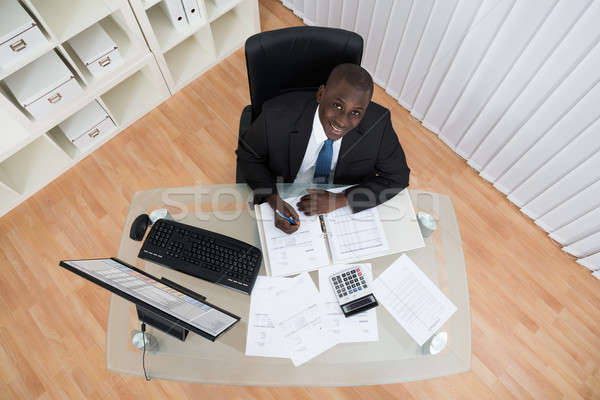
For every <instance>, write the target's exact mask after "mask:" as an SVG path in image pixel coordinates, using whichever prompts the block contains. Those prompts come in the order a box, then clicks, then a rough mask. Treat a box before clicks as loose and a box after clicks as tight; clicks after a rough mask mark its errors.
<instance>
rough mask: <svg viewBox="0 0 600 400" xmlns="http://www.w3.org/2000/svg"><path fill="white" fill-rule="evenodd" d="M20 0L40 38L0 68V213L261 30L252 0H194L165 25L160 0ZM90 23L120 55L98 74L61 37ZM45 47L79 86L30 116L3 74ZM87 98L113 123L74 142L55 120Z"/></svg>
mask: <svg viewBox="0 0 600 400" xmlns="http://www.w3.org/2000/svg"><path fill="white" fill-rule="evenodd" d="M15 1H16V0H15ZM19 1H20V3H21V4H22V5H23V6H24V7H26V8H27V9H28V11H29V12H30V14H31V15H32V16H33V17H34V18H35V19H36V20H37V21H38V22H39V26H40V28H41V30H42V32H43V34H44V35H45V36H46V38H47V40H48V43H46V44H44V45H42V46H40V47H39V48H38V49H37V50H36V51H34V52H32V53H30V54H28V55H27V56H26V57H23V58H22V59H20V60H19V61H18V62H17V63H16V64H14V65H12V66H10V67H7V68H0V124H2V133H1V134H0V216H2V215H3V214H5V213H6V212H8V211H9V210H11V209H12V208H13V207H15V206H17V205H18V204H20V203H21V202H23V201H24V200H25V199H27V198H28V197H29V196H31V195H32V194H34V193H35V192H36V191H38V190H39V189H41V188H42V187H44V186H45V185H47V184H48V183H49V182H51V181H52V180H53V179H55V178H56V177H58V176H59V175H60V174H62V173H63V172H64V171H66V170H67V169H69V168H70V167H72V166H73V165H75V164H76V163H77V162H78V161H80V160H81V159H83V158H84V157H86V156H87V155H89V154H90V153H92V152H93V151H94V150H96V149H97V148H98V147H100V146H102V145H103V144H104V143H106V142H107V141H108V140H110V139H111V138H112V137H114V136H115V135H117V134H118V133H119V132H121V131H122V130H123V129H125V128H126V127H128V126H129V125H130V124H131V123H133V122H134V121H136V120H137V119H139V118H140V117H142V116H143V115H144V114H146V113H147V112H148V111H150V110H151V109H153V108H154V107H156V106H158V105H159V104H160V103H161V102H163V101H164V100H165V99H167V98H168V97H169V96H170V94H173V93H175V92H177V91H178V90H179V89H181V88H182V87H184V86H185V85H187V84H188V83H189V82H191V81H192V80H194V79H196V78H197V77H198V76H200V75H201V74H203V73H204V72H205V71H207V70H208V69H209V68H211V67H212V66H213V65H215V64H216V63H218V62H220V61H221V60H223V59H224V58H226V57H227V56H229V55H230V54H231V53H233V52H234V51H235V50H237V49H238V48H240V47H241V46H243V44H244V42H245V41H246V39H247V38H248V37H249V36H251V35H253V34H255V33H258V32H260V18H259V15H258V3H257V0H198V11H199V12H200V13H201V20H200V22H199V23H197V24H195V25H193V26H190V27H188V29H186V30H183V31H177V30H175V28H174V27H173V26H172V25H171V23H170V21H169V19H168V18H167V16H166V15H165V14H164V12H163V10H162V8H161V5H160V4H159V3H160V1H162V0H129V2H127V0H77V1H72V0H52V1H49V0H19ZM132 9H133V11H132ZM136 18H137V21H136ZM93 24H100V25H101V26H102V28H103V29H104V30H105V31H106V33H108V35H109V36H110V37H111V39H112V40H113V41H114V42H115V44H116V45H117V46H118V47H119V52H120V53H121V55H122V56H123V59H124V62H123V64H121V65H120V66H118V67H116V68H115V69H114V70H111V71H110V72H109V73H107V74H105V75H102V76H100V77H94V76H92V75H91V74H90V73H89V71H88V69H87V68H86V67H85V65H84V63H83V62H82V61H81V60H80V59H79V57H78V56H77V54H76V53H75V51H74V50H73V48H72V47H71V46H70V45H69V43H68V40H69V39H71V38H73V37H74V36H76V35H77V34H79V33H81V32H82V31H84V30H85V29H87V28H89V27H90V26H92V25H93ZM138 24H139V25H138ZM140 28H141V30H140ZM144 38H145V40H144ZM146 43H147V44H146ZM148 46H149V47H150V49H148ZM50 51H56V52H57V53H58V54H59V56H60V57H61V58H62V60H63V62H64V63H65V65H67V67H68V68H69V69H70V70H71V72H72V73H73V74H74V76H75V77H76V79H77V80H78V82H79V84H80V85H81V87H82V89H83V92H82V94H81V95H80V96H78V97H77V98H76V99H73V100H72V101H69V102H65V103H64V104H61V106H60V108H57V110H56V112H53V113H52V114H50V115H49V116H47V117H45V118H42V119H38V120H36V119H34V118H33V117H32V116H31V115H30V114H29V113H27V111H25V110H24V109H23V108H22V107H21V105H20V104H19V103H18V102H17V100H16V99H15V98H14V97H13V95H12V93H11V92H10V91H9V90H8V88H7V86H6V84H5V82H4V80H5V79H6V78H7V77H8V76H10V75H12V74H14V73H15V72H16V71H19V70H20V69H21V68H23V67H24V66H26V65H28V64H29V63H31V62H33V61H35V60H36V59H38V58H39V57H41V56H42V55H44V54H46V53H48V52H50ZM93 101H97V102H98V103H100V105H102V107H103V108H104V109H105V110H106V111H107V113H108V115H109V116H110V117H111V119H112V120H113V122H114V123H115V128H114V129H113V130H112V131H110V132H105V133H104V134H103V135H102V136H101V137H99V138H98V140H96V141H95V142H94V144H93V145H92V146H91V147H89V148H87V149H85V150H84V151H82V150H79V149H78V148H77V147H75V146H74V145H73V144H72V143H71V141H70V140H69V139H68V138H67V137H66V136H65V135H64V133H63V132H62V131H61V129H60V127H59V124H60V123H61V122H63V121H64V120H65V119H67V118H69V117H70V116H72V115H73V114H75V113H76V112H78V111H79V110H81V109H83V108H84V107H85V106H87V105H88V104H89V103H91V102H93Z"/></svg>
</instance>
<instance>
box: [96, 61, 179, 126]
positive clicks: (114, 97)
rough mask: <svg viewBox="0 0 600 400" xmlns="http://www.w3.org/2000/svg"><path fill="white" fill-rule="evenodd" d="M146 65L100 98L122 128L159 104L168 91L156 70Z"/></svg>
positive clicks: (150, 65)
mask: <svg viewBox="0 0 600 400" xmlns="http://www.w3.org/2000/svg"><path fill="white" fill-rule="evenodd" d="M153 66H154V65H153V64H148V65H146V66H145V67H144V68H142V69H141V70H139V71H138V72H136V73H134V74H133V75H132V76H130V77H129V78H127V79H125V80H124V81H123V82H121V83H119V84H118V85H116V86H115V87H113V88H112V89H110V90H109V91H108V92H106V93H104V94H103V95H102V96H100V98H101V99H102V101H103V102H104V104H106V106H107V107H108V109H109V111H110V112H111V114H112V115H114V116H115V118H116V119H117V120H116V121H115V122H116V123H117V125H119V126H121V128H123V127H124V126H127V125H129V124H130V123H132V122H133V121H135V120H136V119H138V118H140V117H141V116H142V115H144V114H146V113H147V112H149V111H150V110H151V109H152V108H154V107H156V106H157V105H158V104H160V103H161V102H162V101H163V100H164V99H165V98H166V97H168V95H169V94H168V91H167V89H166V87H165V86H164V80H163V79H162V76H161V75H160V72H159V71H158V70H155V68H153Z"/></svg>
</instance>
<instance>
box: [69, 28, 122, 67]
mask: <svg viewBox="0 0 600 400" xmlns="http://www.w3.org/2000/svg"><path fill="white" fill-rule="evenodd" d="M69 44H70V45H71V47H72V48H73V50H74V51H75V53H76V54H77V56H78V57H79V59H80V60H81V62H83V63H84V64H85V66H86V67H87V69H88V70H89V71H90V73H91V74H92V75H93V76H94V77H98V76H101V75H103V74H105V73H107V72H108V71H110V70H112V69H114V68H115V67H116V66H118V65H120V64H122V63H123V57H121V53H119V47H118V46H117V45H116V44H115V42H114V41H113V40H112V39H111V38H110V36H108V34H107V33H106V31H105V30H104V29H103V28H102V26H100V24H94V25H92V26H90V27H89V28H87V29H86V30H85V31H83V32H81V33H80V34H78V35H77V36H75V37H74V38H73V39H71V40H69Z"/></svg>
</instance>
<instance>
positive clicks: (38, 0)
mask: <svg viewBox="0 0 600 400" xmlns="http://www.w3.org/2000/svg"><path fill="white" fill-rule="evenodd" d="M31 3H32V4H33V5H34V6H35V8H36V9H37V11H38V12H39V14H40V15H41V17H42V18H43V19H44V20H45V22H46V24H47V26H48V27H49V29H50V31H51V32H52V33H54V35H56V37H57V38H58V40H59V41H60V42H64V41H66V40H69V39H70V38H71V37H73V36H75V35H76V34H78V33H79V32H81V31H83V30H84V29H86V28H88V27H89V26H91V25H92V24H94V23H95V22H97V21H99V20H101V19H102V18H104V17H106V16H107V15H109V14H110V13H111V12H112V11H113V10H111V8H110V7H109V6H108V5H107V4H106V3H105V2H104V1H102V0H77V1H73V0H52V1H48V0H31Z"/></svg>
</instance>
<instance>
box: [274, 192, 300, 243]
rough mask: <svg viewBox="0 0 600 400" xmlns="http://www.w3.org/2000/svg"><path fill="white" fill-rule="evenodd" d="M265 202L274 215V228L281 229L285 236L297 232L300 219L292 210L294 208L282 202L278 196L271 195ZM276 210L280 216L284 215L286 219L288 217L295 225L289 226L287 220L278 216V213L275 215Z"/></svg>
mask: <svg viewBox="0 0 600 400" xmlns="http://www.w3.org/2000/svg"><path fill="white" fill-rule="evenodd" d="M267 202H268V203H269V205H270V206H271V208H272V209H273V212H274V213H275V226H276V227H277V228H279V229H281V230H282V231H284V232H285V233H287V234H290V233H294V232H296V231H297V230H298V228H299V227H300V218H299V217H298V214H297V213H296V210H294V207H292V206H291V205H289V204H288V203H286V202H285V201H283V199H282V198H281V197H279V195H278V194H272V195H270V196H269V197H267ZM278 210H279V211H280V212H281V213H282V214H285V215H287V216H288V217H290V218H291V219H292V220H293V221H294V222H295V223H296V224H295V225H293V224H291V223H290V222H289V221H288V220H287V219H285V218H284V217H282V216H281V215H279V213H277V211H278Z"/></svg>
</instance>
